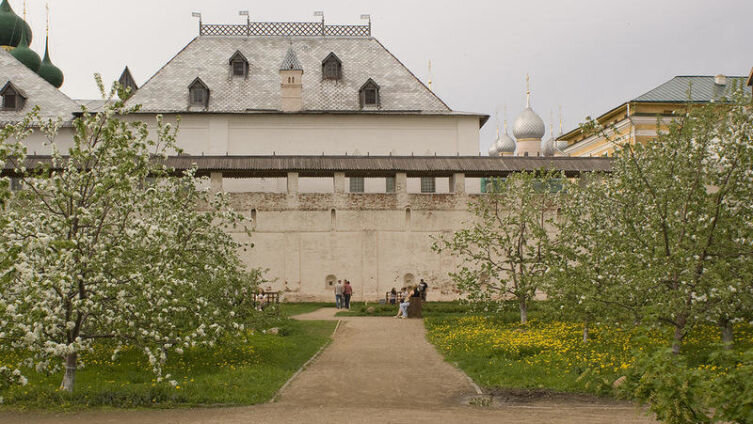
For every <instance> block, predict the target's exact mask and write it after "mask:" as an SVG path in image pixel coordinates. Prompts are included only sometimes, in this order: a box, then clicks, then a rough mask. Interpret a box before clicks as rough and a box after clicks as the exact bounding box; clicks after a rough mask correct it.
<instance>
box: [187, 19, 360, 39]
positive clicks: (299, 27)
mask: <svg viewBox="0 0 753 424" xmlns="http://www.w3.org/2000/svg"><path fill="white" fill-rule="evenodd" d="M199 35H200V36H209V37H232V36H240V37H371V19H369V23H368V24H367V25H327V24H325V23H324V20H322V21H319V22H252V21H248V22H247V23H246V24H239V25H222V24H204V23H202V22H200V23H199Z"/></svg>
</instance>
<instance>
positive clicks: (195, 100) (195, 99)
mask: <svg viewBox="0 0 753 424" xmlns="http://www.w3.org/2000/svg"><path fill="white" fill-rule="evenodd" d="M191 103H192V104H195V105H202V106H203V105H204V104H205V103H206V90H204V89H203V88H201V87H194V88H192V89H191Z"/></svg>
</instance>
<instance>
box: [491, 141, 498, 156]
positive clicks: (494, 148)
mask: <svg viewBox="0 0 753 424" xmlns="http://www.w3.org/2000/svg"><path fill="white" fill-rule="evenodd" d="M489 156H492V157H493V156H499V150H497V142H496V141H495V142H494V143H492V146H491V147H489Z"/></svg>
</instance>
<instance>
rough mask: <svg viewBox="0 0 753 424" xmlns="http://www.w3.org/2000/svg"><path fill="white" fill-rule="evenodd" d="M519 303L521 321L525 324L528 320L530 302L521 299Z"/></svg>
mask: <svg viewBox="0 0 753 424" xmlns="http://www.w3.org/2000/svg"><path fill="white" fill-rule="evenodd" d="M518 305H519V306H520V323H521V324H525V323H527V322H528V304H527V303H526V300H525V299H520V300H519V301H518Z"/></svg>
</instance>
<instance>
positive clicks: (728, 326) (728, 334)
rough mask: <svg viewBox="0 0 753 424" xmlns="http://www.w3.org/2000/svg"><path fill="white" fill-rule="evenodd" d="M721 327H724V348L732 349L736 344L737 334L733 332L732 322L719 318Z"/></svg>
mask: <svg viewBox="0 0 753 424" xmlns="http://www.w3.org/2000/svg"><path fill="white" fill-rule="evenodd" d="M719 327H721V329H722V344H723V345H724V349H726V350H731V349H732V346H734V344H735V335H734V333H733V332H732V323H731V322H730V321H729V320H728V319H725V318H722V319H720V320H719Z"/></svg>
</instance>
